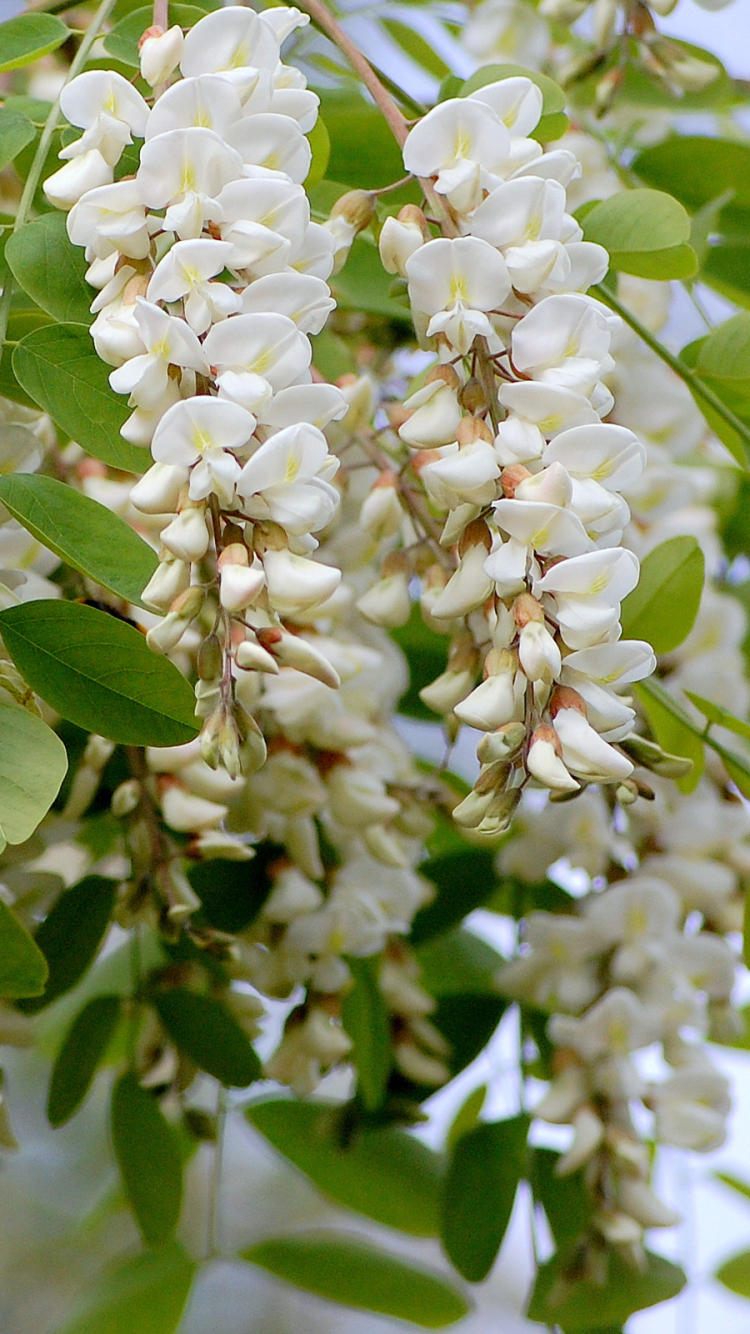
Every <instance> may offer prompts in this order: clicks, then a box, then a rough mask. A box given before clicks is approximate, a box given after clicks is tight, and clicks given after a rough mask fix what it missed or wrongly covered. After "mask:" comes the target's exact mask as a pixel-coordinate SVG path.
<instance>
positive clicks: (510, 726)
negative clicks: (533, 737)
mask: <svg viewBox="0 0 750 1334" xmlns="http://www.w3.org/2000/svg"><path fill="white" fill-rule="evenodd" d="M525 739H526V727H525V725H524V724H523V723H521V722H517V723H505V724H504V725H503V726H502V727H499V728H498V729H497V731H496V732H485V734H484V736H483V737H482V738H481V740H480V742H479V745H478V746H477V759H478V760H479V762H480V764H493V763H494V762H495V761H497V760H509V759H512V758H513V756H514V755H517V754H518V752H519V750H520V749H521V746H522V745H523V743H524V740H525Z"/></svg>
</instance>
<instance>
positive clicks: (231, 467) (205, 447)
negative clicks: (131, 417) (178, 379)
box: [151, 395, 255, 506]
mask: <svg viewBox="0 0 750 1334" xmlns="http://www.w3.org/2000/svg"><path fill="white" fill-rule="evenodd" d="M254 430H255V418H254V417H253V416H252V415H251V414H250V413H249V412H246V411H245V409H244V408H241V407H239V406H238V405H237V404H236V403H226V402H224V401H223V400H222V399H219V398H210V397H208V396H207V395H202V396H200V397H197V398H185V399H181V400H180V402H179V403H175V404H174V405H173V407H171V408H169V410H168V411H167V412H165V414H164V416H163V417H162V419H161V421H160V422H159V425H158V426H157V428H156V430H155V432H154V438H153V442H152V445H151V452H152V454H153V456H154V458H155V459H156V460H157V462H159V463H171V464H176V465H177V466H179V467H181V468H190V469H191V472H190V499H191V500H203V499H204V497H205V496H207V495H209V494H210V492H211V491H214V492H216V494H217V495H218V496H219V498H220V500H221V501H222V503H223V504H225V505H227V506H230V505H231V504H232V497H233V495H234V488H235V485H236V483H237V481H238V479H239V476H240V464H239V463H238V461H237V459H236V458H235V457H234V454H233V452H232V451H233V450H237V449H242V448H243V447H244V446H245V445H246V444H247V443H248V442H249V441H250V440H251V439H252V434H253V431H254Z"/></svg>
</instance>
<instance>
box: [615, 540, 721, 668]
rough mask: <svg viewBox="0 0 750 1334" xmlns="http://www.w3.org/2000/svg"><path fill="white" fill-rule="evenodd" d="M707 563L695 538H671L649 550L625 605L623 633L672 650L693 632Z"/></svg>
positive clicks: (656, 649)
mask: <svg viewBox="0 0 750 1334" xmlns="http://www.w3.org/2000/svg"><path fill="white" fill-rule="evenodd" d="M704 577H705V565H704V560H703V552H702V551H701V549H700V546H699V545H698V543H697V541H696V539H695V538H694V537H687V536H686V537H670V538H668V539H667V541H666V542H662V543H660V545H659V546H658V547H655V548H654V550H653V551H650V552H649V554H648V555H647V556H646V558H645V560H644V561H643V563H642V565H641V575H640V579H639V581H638V585H637V587H636V588H634V589H633V592H632V593H629V594H628V596H627V597H626V598H625V600H624V601H623V604H622V614H621V617H620V619H621V621H622V632H623V635H624V636H625V637H626V638H628V639H645V640H647V641H648V643H649V644H651V645H652V646H653V649H654V652H656V653H671V652H672V650H673V649H675V648H677V646H678V644H681V643H682V642H683V640H684V639H686V638H687V636H688V635H689V634H690V631H691V630H692V628H693V624H694V622H695V618H696V616H697V615H698V608H699V606H700V600H701V594H702V592H703V582H704Z"/></svg>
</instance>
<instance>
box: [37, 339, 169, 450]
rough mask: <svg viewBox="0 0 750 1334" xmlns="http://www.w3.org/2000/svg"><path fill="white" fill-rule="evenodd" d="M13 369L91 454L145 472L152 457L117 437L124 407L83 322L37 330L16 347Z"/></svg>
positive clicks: (42, 403) (61, 426) (71, 436)
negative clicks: (110, 382)
mask: <svg viewBox="0 0 750 1334" xmlns="http://www.w3.org/2000/svg"><path fill="white" fill-rule="evenodd" d="M13 370H14V372H15V375H16V378H17V379H18V381H19V383H20V385H21V387H22V388H23V389H25V390H26V393H27V394H29V396H30V397H31V398H32V399H33V400H34V402H35V403H36V404H38V406H39V407H40V408H43V409H44V411H45V412H48V413H49V414H50V416H51V417H52V419H53V421H55V422H56V423H57V425H58V426H59V427H60V429H61V430H62V431H64V432H65V434H66V435H68V436H70V438H71V439H73V440H76V441H77V442H78V444H79V445H81V447H82V448H83V449H85V450H86V451H87V452H88V453H89V454H93V456H94V458H96V459H101V460H102V461H103V462H104V463H107V464H109V465H110V467H112V468H122V469H124V470H125V471H126V472H136V473H141V472H145V470H146V468H147V467H148V466H149V464H150V463H151V461H152V460H151V455H150V454H149V452H148V450H146V449H139V448H138V447H137V446H136V445H129V444H128V443H127V441H125V440H123V438H122V436H121V435H120V427H121V426H123V425H124V423H125V421H126V420H127V418H128V416H129V415H130V414H129V410H128V406H127V403H126V402H125V400H124V399H122V398H119V397H118V395H117V394H115V393H114V391H113V390H112V389H110V386H109V382H108V378H107V377H108V375H109V370H108V368H107V367H106V366H105V365H104V362H103V361H100V359H99V357H98V356H97V355H96V352H95V351H94V345H93V343H92V341H91V338H90V336H89V331H88V329H87V328H86V326H85V325H83V324H55V325H50V326H48V327H46V328H42V329H35V330H34V331H33V332H32V333H30V334H27V335H26V337H25V338H24V339H23V340H22V342H21V343H19V345H18V347H17V348H16V349H15V351H14V353H13Z"/></svg>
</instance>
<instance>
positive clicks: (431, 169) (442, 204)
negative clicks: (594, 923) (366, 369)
mask: <svg viewBox="0 0 750 1334" xmlns="http://www.w3.org/2000/svg"><path fill="white" fill-rule="evenodd" d="M541 109H542V96H541V93H540V91H539V89H538V88H537V87H536V86H535V85H534V84H533V83H532V82H531V81H530V80H529V79H527V78H523V77H518V78H509V79H505V80H502V81H501V82H498V83H494V84H490V85H488V86H485V87H483V88H480V89H479V90H477V91H476V92H474V93H472V94H471V95H470V96H469V97H467V98H465V99H454V100H451V101H447V102H444V103H442V104H440V105H439V106H437V107H436V108H435V109H434V110H433V111H431V112H429V113H428V114H427V115H426V116H425V117H424V118H423V119H422V120H421V121H420V122H419V123H418V125H416V126H415V127H414V129H412V131H411V132H410V134H409V136H408V138H407V139H406V143H405V145H404V163H405V166H406V167H407V169H408V170H409V171H411V172H413V173H414V174H415V175H417V176H419V177H420V178H421V179H422V181H423V182H424V183H426V189H427V192H428V196H429V197H431V199H432V205H433V208H434V210H435V211H436V212H437V213H438V214H439V216H440V220H441V222H442V226H443V230H444V231H445V232H448V233H449V235H444V236H442V237H439V238H431V234H430V231H429V228H428V224H427V221H426V218H425V216H424V214H422V213H420V211H419V210H417V209H415V208H414V207H412V206H409V207H408V208H406V209H404V210H402V212H401V214H399V216H398V218H395V219H388V220H387V221H386V223H385V225H384V226H383V229H382V232H381V236H380V249H381V256H382V258H383V262H384V264H385V266H386V268H388V269H389V270H390V271H391V272H396V273H398V274H400V275H401V276H402V277H403V278H404V279H405V280H406V282H407V283H408V292H409V299H410V302H411V306H412V310H413V314H414V321H415V326H416V328H417V331H418V333H419V335H420V337H421V339H422V342H423V344H424V346H425V347H429V348H434V349H435V350H436V351H437V353H438V364H437V365H436V366H434V367H433V368H432V370H431V371H429V372H428V374H427V376H426V378H425V382H424V385H423V387H422V388H420V389H418V390H417V392H416V393H414V394H413V395H412V396H411V398H409V399H407V401H406V404H405V409H406V412H405V413H404V417H405V418H406V419H405V420H403V418H402V421H401V425H400V426H399V431H398V434H399V436H400V439H401V441H402V442H403V444H405V445H406V446H407V447H408V449H409V450H410V451H412V452H411V456H410V458H409V460H408V462H407V464H406V465H405V467H404V469H403V470H402V471H403V475H404V477H409V476H411V477H413V478H414V482H409V483H408V486H407V487H406V488H404V487H403V486H402V487H401V497H402V498H404V497H406V500H407V502H408V499H409V493H410V491H411V490H412V489H416V488H418V491H419V493H420V494H419V495H418V497H417V499H418V500H420V501H421V510H420V513H421V515H422V518H423V520H424V515H425V513H426V514H427V516H428V520H427V522H428V523H432V522H434V520H433V518H432V516H441V517H442V518H443V520H444V526H443V530H442V534H440V532H439V529H438V536H439V546H438V552H439V556H438V559H437V560H436V559H435V558H434V556H433V558H432V559H431V560H428V559H427V558H426V557H425V558H424V559H422V560H421V561H420V565H419V569H418V570H417V565H416V562H415V561H413V560H412V562H411V564H410V563H409V559H408V557H406V556H405V554H404V553H403V552H402V553H399V552H398V551H390V552H388V553H387V555H386V558H385V562H384V569H383V574H384V578H383V580H382V581H381V583H380V584H379V585H375V587H374V588H371V589H370V590H368V592H367V593H366V594H365V596H364V597H363V598H361V599H360V601H359V604H358V605H359V607H360V609H361V610H362V612H363V613H364V614H365V615H366V616H368V617H369V618H370V619H371V620H374V621H376V622H379V623H380V624H391V625H392V624H398V623H400V622H402V621H403V620H405V619H406V616H407V615H408V596H407V595H406V587H407V583H408V578H409V576H410V575H411V574H413V573H415V572H418V573H419V574H420V577H421V580H422V606H423V610H424V612H425V614H426V616H427V618H428V621H429V624H430V625H431V626H433V627H435V628H439V629H440V630H442V631H444V632H448V633H450V635H451V644H450V648H449V653H448V668H447V670H446V672H444V673H443V674H442V675H441V676H440V677H439V678H438V679H437V680H436V681H435V682H433V683H432V684H431V685H430V686H428V687H426V689H425V690H423V692H422V698H423V700H424V701H425V703H426V704H427V705H428V706H429V707H431V708H434V709H435V710H436V711H437V712H439V713H442V714H443V715H444V716H445V717H446V721H447V725H448V728H449V731H453V730H455V728H456V726H457V725H458V724H459V723H466V724H469V725H470V726H472V727H476V728H479V729H480V730H482V731H483V732H484V733H485V734H486V735H485V736H484V738H483V739H482V741H481V743H480V746H479V750H478V755H479V759H480V761H481V764H482V770H481V773H480V777H479V780H478V782H477V784H476V785H475V788H474V791H473V792H472V793H471V794H470V795H469V796H468V797H467V798H466V800H465V801H464V802H462V803H461V805H460V806H459V807H458V808H457V810H456V811H455V812H454V814H455V818H456V819H457V820H458V821H459V823H461V824H462V825H464V826H465V827H467V828H471V829H475V830H478V831H479V832H480V833H481V834H487V835H491V836H496V835H498V834H500V833H502V832H504V830H506V829H507V828H508V826H509V823H510V820H511V817H512V813H513V810H514V809H515V806H516V803H517V801H518V799H519V797H520V793H521V790H522V788H523V787H524V785H525V784H526V783H527V782H528V781H529V779H533V780H534V781H535V782H536V783H538V784H541V785H542V786H544V787H547V788H548V789H550V790H551V791H552V792H554V793H555V794H557V795H559V796H569V795H571V794H575V793H577V792H579V791H580V790H581V789H582V787H583V786H584V785H585V784H587V783H590V782H604V783H614V784H616V785H618V787H619V788H620V789H621V792H622V794H623V795H624V796H625V798H626V799H631V800H632V799H634V797H635V796H636V795H637V791H638V789H637V785H636V784H635V782H634V780H633V778H632V774H633V765H632V763H631V761H630V759H629V758H628V756H627V755H626V754H625V753H624V752H623V751H622V750H621V749H619V748H618V746H617V743H618V742H620V741H622V740H623V739H624V738H625V737H626V736H627V735H628V733H629V732H630V731H631V730H632V727H633V721H634V717H635V714H634V711H633V709H632V708H631V707H630V705H629V704H628V703H627V702H626V701H625V700H623V699H622V698H621V696H620V694H619V691H620V690H621V689H622V687H623V686H626V685H627V684H628V683H629V682H632V681H636V680H639V679H641V678H642V677H644V676H647V675H648V674H649V673H650V672H651V671H652V670H653V667H654V661H655V660H654V656H653V653H652V651H651V648H650V646H649V645H648V644H645V643H642V642H639V641H623V640H621V639H620V634H621V630H620V625H619V612H620V603H621V600H622V598H623V597H624V596H625V595H626V594H627V593H629V592H630V591H631V590H632V589H633V588H634V587H635V585H636V583H637V580H638V561H637V559H636V558H635V556H634V555H633V553H632V552H630V551H628V550H624V549H623V548H622V547H621V546H620V541H621V538H622V534H623V531H624V529H625V526H626V524H627V523H628V520H629V517H630V515H629V510H628V506H627V504H626V503H625V501H624V499H623V497H622V494H621V493H622V491H623V489H624V488H626V487H629V486H632V485H634V484H635V482H636V481H637V479H638V478H639V476H640V474H641V472H642V469H643V466H644V462H645V451H644V447H643V445H642V444H641V443H640V441H639V440H638V438H637V437H636V435H635V434H634V433H633V432H632V431H630V430H628V429H627V428H624V427H621V426H616V425H613V424H610V423H606V424H605V423H603V422H602V418H603V417H604V416H605V415H606V414H607V413H609V412H610V410H611V408H612V403H613V400H612V395H611V393H610V392H609V390H608V389H607V388H606V386H605V384H604V382H603V377H604V376H605V375H606V374H607V373H608V372H610V371H611V370H612V367H613V364H614V363H613V361H612V358H611V356H610V351H609V348H610V343H611V338H612V330H613V326H616V324H617V321H616V320H614V321H613V318H612V316H611V315H610V314H609V312H608V311H607V310H606V309H605V308H604V307H603V306H602V305H601V304H600V303H598V302H597V301H595V300H593V299H592V298H590V297H588V296H586V295H584V292H585V289H586V288H588V287H589V286H590V285H591V283H593V282H595V281H598V280H599V279H600V278H601V277H602V276H603V274H604V272H605V271H606V268H607V263H608V260H607V255H606V252H605V251H604V250H603V249H602V248H601V247H600V246H597V245H594V244H591V243H589V242H586V241H583V240H582V239H581V238H582V233H581V229H580V227H579V226H578V224H577V223H576V222H575V220H574V219H573V218H572V217H571V216H570V214H569V213H567V212H566V196H565V187H566V185H567V184H568V183H569V182H570V181H571V180H572V179H574V178H575V176H576V175H577V174H579V173H580V168H579V166H578V164H577V161H576V159H575V157H574V155H573V154H572V153H571V152H570V151H569V150H567V149H565V148H562V149H555V150H552V151H549V152H543V150H542V148H541V145H540V144H538V143H537V142H536V141H535V140H534V139H532V138H530V137H529V135H530V133H531V132H532V131H533V130H534V128H535V126H536V124H537V122H538V120H539V116H540V114H541ZM389 495H390V497H391V498H392V501H396V500H397V495H396V487H395V485H394V481H393V474H392V473H389V472H388V471H387V470H385V469H384V471H383V475H382V476H381V479H380V481H379V483H378V484H377V486H376V488H375V491H374V492H373V493H372V498H371V499H370V500H369V501H368V502H366V503H365V507H364V509H363V515H362V519H363V522H364V523H365V524H367V523H368V522H370V523H372V524H374V526H375V527H377V526H378V525H380V529H381V531H384V532H385V533H386V536H390V537H393V535H394V524H393V523H392V522H391V523H390V528H389V527H388V525H389V522H390V520H389V519H388V517H387V514H386V503H387V498H388V496H389ZM388 503H392V502H388ZM396 522H397V521H396ZM435 545H436V543H434V542H433V547H434V546H435ZM443 553H444V554H445V556H446V557H447V559H441V558H440V557H442V556H443ZM449 553H450V554H449ZM478 675H480V676H481V679H480V681H479V683H476V682H477V676H478Z"/></svg>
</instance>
